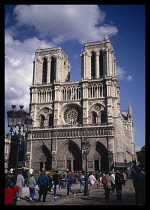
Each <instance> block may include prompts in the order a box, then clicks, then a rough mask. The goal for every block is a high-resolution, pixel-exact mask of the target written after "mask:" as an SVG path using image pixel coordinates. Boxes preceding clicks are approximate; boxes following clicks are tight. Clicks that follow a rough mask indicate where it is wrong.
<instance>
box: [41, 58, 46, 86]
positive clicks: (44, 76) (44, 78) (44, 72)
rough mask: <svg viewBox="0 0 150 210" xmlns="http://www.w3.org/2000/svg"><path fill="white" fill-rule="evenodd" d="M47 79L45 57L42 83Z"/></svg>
mask: <svg viewBox="0 0 150 210" xmlns="http://www.w3.org/2000/svg"><path fill="white" fill-rule="evenodd" d="M46 79H47V59H46V58H44V60H43V72H42V84H46Z"/></svg>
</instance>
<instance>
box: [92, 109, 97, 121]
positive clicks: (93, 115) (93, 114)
mask: <svg viewBox="0 0 150 210" xmlns="http://www.w3.org/2000/svg"><path fill="white" fill-rule="evenodd" d="M92 124H97V114H96V112H92Z"/></svg>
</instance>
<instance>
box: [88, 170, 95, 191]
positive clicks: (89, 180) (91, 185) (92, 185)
mask: <svg viewBox="0 0 150 210" xmlns="http://www.w3.org/2000/svg"><path fill="white" fill-rule="evenodd" d="M95 181H96V178H95V177H94V176H93V173H92V172H90V175H89V178H88V182H89V183H90V192H93V189H94V183H95Z"/></svg>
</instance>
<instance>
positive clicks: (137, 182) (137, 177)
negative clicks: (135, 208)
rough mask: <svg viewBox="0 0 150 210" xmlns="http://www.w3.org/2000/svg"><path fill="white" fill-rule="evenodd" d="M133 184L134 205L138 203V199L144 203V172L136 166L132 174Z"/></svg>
mask: <svg viewBox="0 0 150 210" xmlns="http://www.w3.org/2000/svg"><path fill="white" fill-rule="evenodd" d="M133 186H134V189H135V202H136V205H139V204H140V199H141V201H142V205H145V173H143V172H142V171H141V168H140V167H137V168H136V172H135V174H134V175H133Z"/></svg>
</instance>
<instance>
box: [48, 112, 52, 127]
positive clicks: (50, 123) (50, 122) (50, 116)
mask: <svg viewBox="0 0 150 210" xmlns="http://www.w3.org/2000/svg"><path fill="white" fill-rule="evenodd" d="M48 125H49V126H53V115H52V114H50V115H49V123H48Z"/></svg>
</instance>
